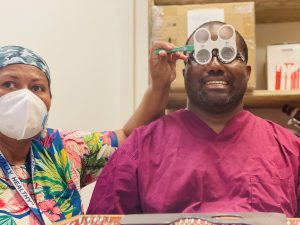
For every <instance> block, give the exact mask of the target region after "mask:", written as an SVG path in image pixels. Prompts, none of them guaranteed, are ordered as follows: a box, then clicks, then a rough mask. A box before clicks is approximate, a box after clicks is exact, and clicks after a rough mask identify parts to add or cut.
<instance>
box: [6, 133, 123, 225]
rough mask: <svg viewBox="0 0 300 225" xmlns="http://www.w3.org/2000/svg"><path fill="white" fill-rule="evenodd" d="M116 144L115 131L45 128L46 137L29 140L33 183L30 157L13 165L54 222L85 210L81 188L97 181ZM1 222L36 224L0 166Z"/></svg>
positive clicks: (29, 190)
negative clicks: (34, 163) (30, 141)
mask: <svg viewBox="0 0 300 225" xmlns="http://www.w3.org/2000/svg"><path fill="white" fill-rule="evenodd" d="M115 147H117V139H116V135H115V133H114V132H106V131H104V132H83V131H60V130H53V129H48V130H47V135H46V138H41V137H37V138H35V139H34V140H33V141H32V150H33V154H34V157H35V160H36V166H35V170H34V179H33V182H32V179H31V169H30V159H29V158H28V160H27V161H26V163H25V164H24V165H20V166H12V168H13V170H14V172H15V173H16V175H17V176H18V178H19V179H20V181H21V182H22V184H23V186H24V187H25V189H27V191H28V192H29V193H30V195H31V197H32V199H34V200H35V201H36V204H37V206H38V207H39V208H40V209H41V211H43V213H44V214H45V215H46V216H47V217H48V218H49V219H50V221H52V222H57V221H60V220H64V219H67V218H70V217H73V216H76V215H80V214H82V213H83V212H84V211H83V208H82V202H81V196H80V190H81V188H82V187H84V186H86V185H87V184H89V183H91V182H93V181H95V180H96V178H97V177H98V175H99V172H100V169H101V168H102V167H103V166H104V165H105V164H106V162H107V160H108V158H109V157H110V155H111V154H112V153H113V152H114V150H115ZM0 224H18V225H19V224H29V225H38V224H39V222H38V220H37V218H36V217H35V216H34V214H33V213H32V212H31V211H30V209H29V208H28V206H27V204H26V203H25V201H24V200H23V199H22V198H21V196H20V194H19V193H18V192H17V191H16V189H15V188H14V186H13V185H12V183H11V181H10V180H9V179H8V178H7V177H6V176H5V175H4V173H3V171H2V170H1V168H0Z"/></svg>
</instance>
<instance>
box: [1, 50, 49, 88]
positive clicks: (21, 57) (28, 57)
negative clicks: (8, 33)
mask: <svg viewBox="0 0 300 225" xmlns="http://www.w3.org/2000/svg"><path fill="white" fill-rule="evenodd" d="M12 64H26V65H32V66H35V67H37V68H39V69H40V70H41V71H43V72H44V74H45V75H46V77H47V79H48V81H49V86H50V81H51V80H50V70H49V67H48V65H47V63H46V62H45V60H43V59H42V58H41V57H40V56H39V55H37V54H36V53H34V52H33V51H31V50H30V49H27V48H23V47H21V46H14V45H8V46H3V47H0V68H2V67H5V66H8V65H12Z"/></svg>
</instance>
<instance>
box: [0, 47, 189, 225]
mask: <svg viewBox="0 0 300 225" xmlns="http://www.w3.org/2000/svg"><path fill="white" fill-rule="evenodd" d="M172 47H173V46H171V45H168V44H163V43H156V44H155V45H154V46H153V48H152V50H151V52H153V49H156V48H164V49H171V48H172ZM185 58H186V57H185V56H183V55H180V54H179V53H175V54H172V55H166V53H165V52H161V53H160V55H155V54H151V57H150V71H151V78H152V82H151V84H150V85H149V88H148V90H147V91H146V93H145V96H144V98H143V100H142V103H141V105H140V106H139V108H138V109H137V110H136V112H135V113H134V114H133V116H132V117H131V118H130V119H129V121H128V122H127V123H126V124H125V126H124V127H123V129H121V130H117V131H104V132H82V131H60V130H57V129H50V128H46V121H47V118H48V112H49V109H50V105H51V91H50V81H51V80H50V72H49V68H48V66H47V64H46V62H45V61H44V60H43V59H42V58H41V57H40V56H38V55H37V54H35V53H34V52H32V51H31V50H29V49H26V48H23V47H20V46H4V47H1V48H0V224H3V223H7V224H49V223H51V222H55V221H60V220H63V219H66V218H70V217H72V216H75V215H78V214H82V213H83V209H82V204H81V196H80V189H81V188H82V187H83V186H85V185H87V184H89V183H91V182H92V181H94V180H95V179H96V177H97V176H98V175H99V171H100V169H101V168H102V167H103V166H104V165H105V163H106V162H107V160H108V158H109V157H110V155H111V154H112V153H113V152H114V150H115V148H116V147H117V146H118V145H119V144H121V143H122V141H123V140H124V138H125V137H126V136H127V135H129V134H130V133H131V131H132V130H133V129H134V128H135V127H137V126H140V125H142V124H146V123H148V122H150V121H151V120H153V119H155V118H157V117H158V116H160V115H161V114H162V113H163V112H164V109H165V105H166V102H167V97H168V92H169V88H170V83H171V82H172V81H173V80H174V78H175V62H176V60H177V59H185Z"/></svg>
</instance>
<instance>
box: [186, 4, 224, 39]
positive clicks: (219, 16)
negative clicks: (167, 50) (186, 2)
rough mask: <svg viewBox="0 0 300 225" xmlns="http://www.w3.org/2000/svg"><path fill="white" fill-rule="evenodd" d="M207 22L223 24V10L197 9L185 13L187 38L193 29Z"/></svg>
mask: <svg viewBox="0 0 300 225" xmlns="http://www.w3.org/2000/svg"><path fill="white" fill-rule="evenodd" d="M208 21H222V22H224V9H218V8H215V9H214V8H211V9H200V10H199V9H197V10H189V11H188V12H187V31H188V32H187V37H189V36H190V35H191V34H192V33H193V31H194V30H195V29H197V28H198V27H199V26H200V25H201V24H203V23H206V22H208Z"/></svg>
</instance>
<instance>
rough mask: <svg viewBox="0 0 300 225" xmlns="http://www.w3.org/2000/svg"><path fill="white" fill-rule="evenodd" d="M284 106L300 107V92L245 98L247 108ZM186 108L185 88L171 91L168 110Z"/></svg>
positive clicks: (255, 94)
mask: <svg viewBox="0 0 300 225" xmlns="http://www.w3.org/2000/svg"><path fill="white" fill-rule="evenodd" d="M284 104H289V105H293V106H300V91H267V90H254V91H252V92H247V93H246V94H245V96H244V105H245V108H276V107H282V106H283V105H284ZM185 107H186V93H185V91H184V89H183V88H176V89H175V88H173V89H172V90H171V93H170V96H169V101H168V105H167V108H168V109H180V108H185Z"/></svg>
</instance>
